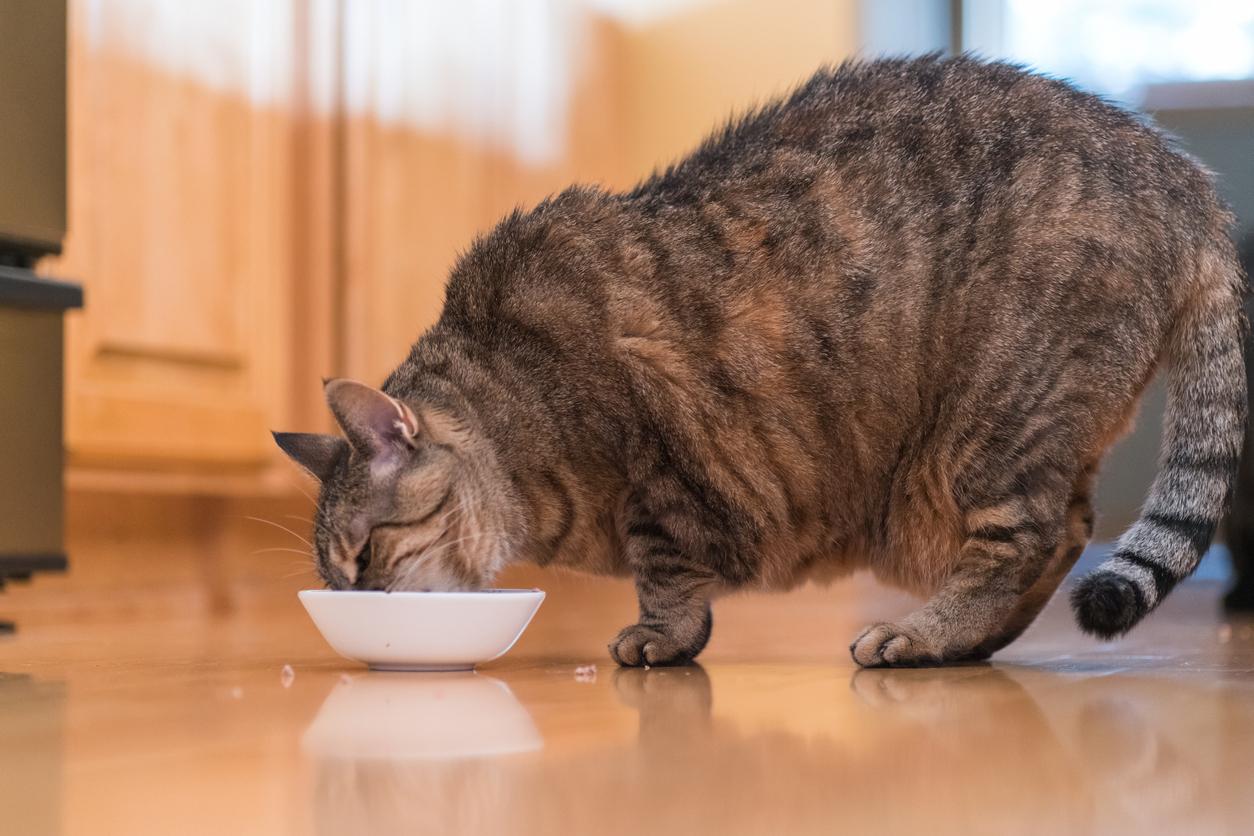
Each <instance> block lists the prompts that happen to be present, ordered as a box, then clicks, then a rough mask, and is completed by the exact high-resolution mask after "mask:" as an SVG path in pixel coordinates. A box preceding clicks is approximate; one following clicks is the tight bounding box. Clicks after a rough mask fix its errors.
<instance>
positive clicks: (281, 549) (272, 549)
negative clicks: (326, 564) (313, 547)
mask: <svg viewBox="0 0 1254 836" xmlns="http://www.w3.org/2000/svg"><path fill="white" fill-rule="evenodd" d="M268 552H290V553H292V554H300V555H304V556H305V557H309V558H312V557H313V552H309V551H305V550H304V549H292V548H288V547H286V546H271V547H269V548H265V549H257V550H256V551H255V552H253V553H252V555H250V557H251V556H255V555H259V554H266V553H268Z"/></svg>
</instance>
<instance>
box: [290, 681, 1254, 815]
mask: <svg viewBox="0 0 1254 836" xmlns="http://www.w3.org/2000/svg"><path fill="white" fill-rule="evenodd" d="M841 676H842V675H841V674H840V672H838V671H836V670H834V669H833V670H831V671H822V670H819V671H817V672H816V671H815V670H814V669H811V670H810V671H809V672H808V673H807V674H806V676H804V677H799V678H797V679H795V680H792V681H791V682H789V683H788V684H786V685H780V686H779V687H778V688H772V689H770V690H766V689H765V686H763V687H764V690H763V691H760V692H759V691H755V690H754V683H757V682H766V681H768V680H766V679H763V678H762V677H756V678H755V677H754V676H752V675H748V676H746V675H745V672H744V670H743V669H740V668H737V667H718V666H714V667H712V668H710V669H709V670H707V669H705V668H703V667H701V666H699V665H690V666H686V667H679V668H654V669H652V670H639V669H634V670H617V671H613V672H612V673H611V674H610V676H609V677H607V679H608V680H609V685H610V689H611V690H612V695H613V700H614V702H616V703H618V705H619V707H618V708H617V709H615V708H614V707H613V705H612V704H610V705H607V706H606V709H607V710H608V711H617V712H621V711H622V710H631V711H633V712H635V713H636V714H637V715H638V720H637V731H636V733H635V734H634V735H629V736H627V738H625V739H620V740H618V742H614V740H613V736H612V735H608V736H598V735H597V734H594V732H595V731H596V730H594V729H589V728H586V727H584V726H583V725H581V722H582V721H580V720H578V719H576V718H575V717H573V716H572V718H571V720H570V722H568V723H563V722H552V721H550V722H542V723H540V724H539V725H540V727H541V728H542V729H544V733H545V737H546V740H545V749H544V751H543V752H540V751H537V750H534V749H533V750H532V751H530V752H527V751H525V750H521V749H520V750H516V751H514V752H513V753H509V752H506V751H503V750H502V751H496V752H494V751H493V747H492V746H491V745H490V744H491V742H492V741H491V738H492V736H493V735H497V734H504V735H505V736H506V737H508V736H510V735H513V736H514V737H513V738H512V739H514V740H517V739H521V738H519V737H518V736H517V733H518V729H517V728H514V729H513V731H511V722H512V721H510V722H506V723H505V724H504V726H503V727H502V726H500V725H499V723H498V726H497V727H496V728H497V731H495V732H492V733H490V734H488V735H487V737H486V738H485V736H484V734H483V733H482V730H480V731H479V732H478V733H477V734H478V737H477V743H476V746H477V751H473V752H472V751H469V750H468V751H466V752H461V753H458V752H456V751H444V752H443V753H435V755H438V756H435V755H433V753H432V751H427V752H425V753H424V752H423V751H421V750H422V748H423V744H421V739H422V738H423V737H424V735H426V734H430V733H432V732H430V731H428V732H424V733H422V734H417V735H415V734H413V730H412V728H411V729H410V731H409V732H408V734H409V737H408V740H409V743H408V744H406V745H407V746H408V747H409V749H408V750H406V751H405V752H404V753H402V749H403V748H404V747H398V746H392V747H391V749H390V750H389V749H388V746H387V745H384V746H383V748H381V749H376V751H375V752H373V753H371V752H369V751H364V750H363V749H362V747H361V746H360V745H359V743H355V742H353V740H352V738H351V735H350V736H340V737H339V738H336V737H335V735H330V736H326V735H322V736H321V737H319V736H318V735H314V734H313V731H314V730H315V729H316V728H318V727H319V724H322V727H323V728H324V729H325V728H333V729H334V728H338V729H339V731H340V732H344V731H346V730H348V729H350V728H351V725H352V722H351V721H348V720H336V719H335V718H334V717H332V718H330V719H328V718H327V717H324V716H323V715H320V716H319V718H318V720H316V721H315V723H314V724H313V726H311V733H310V735H307V738H306V742H307V744H308V743H309V741H310V740H311V739H314V740H318V739H320V740H321V741H322V743H321V744H320V745H319V746H314V747H312V749H313V751H311V754H313V755H314V756H315V760H316V761H317V787H316V792H315V793H314V804H315V807H316V809H315V816H314V819H315V821H316V822H318V824H319V825H320V826H321V827H323V828H324V829H325V832H328V833H332V832H348V831H353V832H372V833H389V832H415V829H417V830H421V831H422V832H441V833H458V832H482V833H505V832H509V833H553V832H579V833H611V834H613V833H633V834H634V833H638V832H639V827H640V821H641V816H647V820H648V821H649V822H650V827H649V829H650V832H651V833H671V832H675V833H678V832H684V833H686V834H691V833H692V832H694V831H695V832H719V833H757V832H779V833H806V832H830V831H831V829H832V828H833V827H834V826H837V825H840V826H841V827H842V829H848V830H850V831H851V832H865V831H894V832H912V831H916V830H917V831H920V832H924V831H926V832H938V828H939V831H940V832H943V831H944V830H945V827H951V829H952V830H953V831H954V832H990V833H993V832H999V833H1004V832H1015V831H1017V830H1018V829H1021V828H1022V827H1023V825H1024V824H1025V823H1028V822H1030V823H1031V825H1032V829H1033V831H1034V832H1102V833H1109V832H1123V831H1137V832H1150V831H1174V832H1211V831H1222V830H1223V829H1225V827H1226V826H1227V825H1236V824H1237V822H1236V821H1235V820H1233V821H1229V820H1228V819H1229V818H1230V817H1231V816H1233V815H1235V814H1234V813H1233V810H1234V805H1233V804H1231V803H1226V804H1225V805H1224V807H1222V808H1220V807H1217V806H1216V805H1215V804H1213V803H1212V802H1213V801H1214V800H1215V799H1217V798H1221V797H1226V798H1232V797H1234V793H1233V792H1232V791H1234V790H1237V789H1239V788H1240V786H1242V782H1243V781H1244V780H1245V776H1247V775H1248V774H1250V773H1249V767H1251V766H1254V758H1251V757H1249V756H1245V755H1244V754H1243V753H1234V752H1233V751H1231V750H1230V748H1225V747H1226V742H1225V730H1226V723H1228V722H1229V721H1233V720H1235V721H1236V722H1237V723H1238V725H1239V726H1240V727H1241V728H1247V729H1248V728H1251V727H1254V718H1251V717H1250V716H1247V715H1248V714H1249V712H1250V709H1249V708H1248V707H1246V705H1245V701H1244V700H1237V699H1235V698H1233V696H1232V694H1231V693H1229V692H1228V691H1226V690H1224V689H1223V688H1216V687H1215V686H1214V684H1213V682H1212V683H1210V684H1209V685H1203V684H1195V683H1191V682H1189V681H1188V680H1187V679H1180V678H1175V679H1173V678H1162V679H1158V680H1155V679H1152V678H1149V677H1146V676H1130V675H1125V674H1118V673H1116V674H1110V675H1103V676H1092V675H1074V674H1066V673H1059V672H1055V671H1049V670H1041V669H1031V668H1014V667H1008V668H1002V667H997V666H987V665H985V666H972V667H963V668H941V669H931V670H926V669H925V670H905V671H875V670H868V671H861V672H859V673H857V674H856V675H855V676H854V678H853V680H852V682H850V683H848V685H847V686H846V685H842V683H841ZM603 681H604V680H603ZM372 682H379V683H381V684H379V685H378V686H374V687H377V688H379V689H380V691H379V694H378V695H377V699H379V700H386V701H389V703H390V705H391V708H390V709H389V711H390V712H391V713H390V714H389V715H388V716H389V717H390V718H391V719H389V720H388V721H387V722H388V723H390V724H393V725H399V724H400V723H402V722H403V719H402V718H404V717H405V716H407V715H409V716H414V715H415V714H417V713H419V712H421V711H422V710H426V709H429V707H430V706H431V705H432V697H431V694H430V693H428V694H426V695H425V696H420V698H419V700H418V702H417V703H414V702H412V699H413V697H412V695H411V696H410V697H408V698H407V697H406V696H405V694H404V689H403V688H401V687H400V686H395V688H394V687H393V684H392V682H393V681H392V680H389V679H386V678H383V679H379V680H372ZM493 682H495V680H491V679H487V678H484V677H479V678H477V680H476V684H474V685H472V686H471V687H472V688H480V689H485V690H483V694H482V695H481V697H482V699H480V702H479V703H478V707H477V708H474V709H473V710H472V709H471V708H468V707H464V708H465V710H462V711H460V712H454V714H455V716H456V717H457V718H460V719H457V720H456V722H459V723H462V724H464V728H467V729H469V728H472V727H474V726H475V725H476V720H475V717H476V712H492V713H501V712H503V713H504V714H505V715H507V716H513V717H515V718H517V717H518V716H519V715H517V714H513V713H512V712H515V711H521V712H522V715H523V716H529V715H528V712H527V710H526V709H525V708H524V707H523V705H524V703H519V702H517V701H514V702H513V705H512V706H511V705H509V704H508V703H506V704H505V705H502V704H501V700H500V696H501V693H502V692H501V689H500V688H498V687H497V685H494V684H489V683H493ZM411 687H413V686H411ZM486 688H491V689H492V691H491V692H490V693H489V691H487V690H486ZM389 692H390V693H389ZM1200 692H1205V693H1200ZM504 693H506V694H508V693H509V690H508V688H506V689H505V691H504ZM549 693H551V692H549ZM523 698H524V701H525V700H526V695H525V694H524V695H523ZM509 699H510V700H514V698H513V696H512V695H511V696H510V697H509ZM328 705H330V706H332V713H333V714H334V713H337V712H345V714H344V717H348V716H349V713H351V714H352V716H356V717H357V718H358V720H357V722H359V723H360V722H361V720H360V718H361V717H362V716H363V713H362V712H363V711H370V710H371V709H369V707H366V706H364V705H357V706H355V707H353V706H349V705H348V704H347V703H343V705H342V706H341V707H338V708H337V707H336V706H334V705H333V704H332V701H331V700H328ZM1185 706H1188V707H1189V710H1190V711H1191V712H1192V715H1191V716H1186V715H1185V712H1183V711H1178V710H1177V707H1180V708H1183V707H1185ZM1202 706H1209V708H1213V709H1214V710H1213V711H1210V710H1207V711H1204V712H1201V713H1198V712H1199V707H1202ZM542 708H543V711H544V712H545V716H546V717H551V716H552V711H551V707H549V706H544V707H542ZM540 709H541V706H537V710H540ZM1233 711H1237V712H1244V714H1243V715H1242V716H1240V717H1235V718H1234V717H1233V715H1232V713H1231V712H1233ZM325 713H326V707H325V706H324V714H325ZM374 713H375V714H376V715H378V714H380V712H379V711H377V710H376V711H375V712H374ZM481 719H482V722H483V723H484V724H487V725H491V723H492V722H495V721H494V720H493V719H492V718H491V717H488V716H486V715H481ZM443 722H447V721H443ZM343 723H348V726H344V725H342V724H343ZM415 723H417V724H418V725H421V721H419V720H415ZM337 724H340V725H338V726H337ZM466 724H469V725H466ZM437 725H438V724H437ZM406 734H407V732H406V731H405V730H403V729H398V731H397V733H396V734H395V735H394V738H397V739H405V736H406ZM524 737H525V735H524ZM455 738H456V735H444V736H443V737H442V740H443V741H444V742H443V743H442V744H441V745H444V746H447V745H448V743H449V741H451V740H454V739H455ZM337 739H338V743H337V742H336V740H337ZM386 739H387V738H386V737H376V742H377V741H379V740H386ZM502 739H504V738H502ZM602 741H604V742H602ZM415 744H417V745H418V751H415V750H414V748H413V747H414V745H415ZM337 747H339V748H338V751H337ZM389 751H391V754H390V755H389V754H388V752H389ZM1238 806H1239V803H1238ZM616 810H620V811H621V810H630V811H632V813H631V815H621V816H620V815H615V813H614V811H616ZM1247 820H1248V817H1247ZM973 823H978V826H977V827H974V829H973V828H972V824H973ZM1238 829H1239V828H1238Z"/></svg>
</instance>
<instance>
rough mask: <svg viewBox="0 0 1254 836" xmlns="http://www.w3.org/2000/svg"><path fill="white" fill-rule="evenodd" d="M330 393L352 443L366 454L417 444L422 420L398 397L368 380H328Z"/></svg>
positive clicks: (333, 406) (334, 408)
mask: <svg viewBox="0 0 1254 836" xmlns="http://www.w3.org/2000/svg"><path fill="white" fill-rule="evenodd" d="M326 396H327V405H328V406H330V407H331V412H332V414H334V415H335V420H336V421H338V422H339V425H340V428H341V429H342V430H344V435H346V436H348V442H349V443H350V444H352V445H353V449H354V450H356V451H357V452H358V453H360V454H362V455H363V456H370V457H374V456H378V455H380V454H383V453H386V452H389V451H394V450H396V449H398V448H404V447H414V446H416V445H417V440H418V419H417V418H415V417H414V413H413V412H411V411H410V409H409V407H407V406H405V404H403V403H401V402H400V401H398V400H396V399H395V398H393V397H389V396H388V395H385V394H384V393H382V392H380V391H379V390H378V389H374V388H372V387H370V386H367V385H365V384H364V383H358V382H356V381H354V380H342V379H341V380H328V381H327V383H326Z"/></svg>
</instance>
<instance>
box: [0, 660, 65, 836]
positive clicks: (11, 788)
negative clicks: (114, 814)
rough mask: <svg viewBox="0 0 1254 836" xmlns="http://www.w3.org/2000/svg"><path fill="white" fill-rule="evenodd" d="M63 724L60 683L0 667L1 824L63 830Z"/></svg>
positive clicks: (44, 830)
mask: <svg viewBox="0 0 1254 836" xmlns="http://www.w3.org/2000/svg"><path fill="white" fill-rule="evenodd" d="M64 726H65V686H64V685H62V684H61V683H59V682H42V681H39V680H36V679H33V678H32V677H29V676H26V675H24V674H9V673H0V830H4V825H3V822H5V821H7V822H10V823H17V824H16V826H18V827H20V828H21V832H23V833H39V834H44V833H49V834H51V833H60V832H61V799H62V795H63V793H62V783H63V780H64V777H63V774H62V773H63V771H64V770H63V769H62V764H61V761H62V745H61V740H62V737H63V734H64ZM15 832H16V831H15Z"/></svg>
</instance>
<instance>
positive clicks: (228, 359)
mask: <svg viewBox="0 0 1254 836" xmlns="http://www.w3.org/2000/svg"><path fill="white" fill-rule="evenodd" d="M70 6H71V9H70V21H69V25H70V59H69V126H70V127H69V159H70V166H69V167H70V179H69V210H70V212H69V234H68V237H67V239H66V241H65V247H64V253H63V255H62V256H61V257H60V258H59V259H55V260H53V261H51V262H50V263H47V264H45V265H44V269H45V270H46V272H49V273H51V274H54V275H62V276H65V277H66V278H68V279H74V280H77V281H81V282H82V283H83V285H84V287H85V290H86V299H87V305H86V308H85V310H84V311H83V312H82V313H79V314H74V315H72V316H71V318H70V322H69V329H68V336H67V396H66V398H67V403H66V437H67V444H68V448H69V452H70V457H71V459H70V461H71V464H72V465H77V466H79V467H81V468H93V467H101V466H103V467H122V468H130V467H134V466H136V465H139V466H148V467H149V469H151V468H152V467H153V466H156V467H159V468H170V467H175V468H178V467H186V468H191V469H194V468H196V467H198V466H199V467H205V466H211V467H213V468H217V469H219V470H222V469H226V470H235V471H237V472H248V471H250V470H258V469H260V468H261V467H263V466H264V465H265V464H267V463H268V462H270V461H271V460H272V459H271V449H270V448H271V442H270V438H269V434H268V433H267V429H268V428H269V427H270V426H272V425H274V424H276V423H278V422H280V421H282V420H283V419H284V418H285V417H286V416H285V414H284V412H285V403H284V402H285V396H286V394H287V393H288V392H289V391H290V390H289V387H288V381H287V380H286V367H287V364H288V360H289V356H288V355H289V352H288V351H287V346H289V345H290V344H291V323H290V321H289V317H290V313H289V311H290V310H291V308H292V306H291V305H290V304H287V299H288V298H289V296H290V295H291V294H292V293H294V292H296V288H294V287H292V285H291V282H290V269H289V268H290V253H291V248H292V242H291V240H290V237H291V235H290V232H291V230H290V200H291V195H290V191H291V188H292V182H291V180H292V178H291V171H290V164H289V163H290V161H289V155H290V140H291V130H292V119H291V116H290V114H289V113H288V109H287V107H286V101H285V98H286V95H287V93H288V91H287V89H286V87H287V86H290V85H289V81H288V79H289V76H290V73H291V70H292V67H291V66H289V65H285V63H284V62H285V61H287V62H290V57H291V54H292V50H291V47H290V43H289V41H290V40H291V38H292V37H293V35H292V26H291V25H290V20H288V19H287V18H288V17H290V9H289V8H288V7H287V6H285V4H283V3H250V2H243V0H234V2H224V3H212V4H200V3H181V2H162V0H149V1H148V2H143V0H138V1H137V0H90V1H89V0H79V2H71V4H70Z"/></svg>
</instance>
